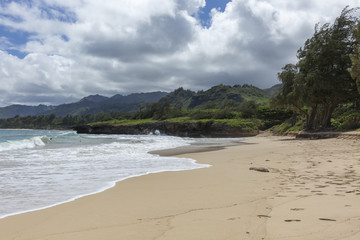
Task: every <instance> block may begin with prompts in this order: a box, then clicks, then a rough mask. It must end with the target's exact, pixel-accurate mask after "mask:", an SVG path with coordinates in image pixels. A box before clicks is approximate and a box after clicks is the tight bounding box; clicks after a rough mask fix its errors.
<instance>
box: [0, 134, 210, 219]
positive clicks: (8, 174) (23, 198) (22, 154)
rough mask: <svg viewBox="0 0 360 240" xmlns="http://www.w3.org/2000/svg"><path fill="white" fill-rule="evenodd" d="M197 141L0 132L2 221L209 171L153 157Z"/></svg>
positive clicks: (187, 162) (191, 162)
mask: <svg viewBox="0 0 360 240" xmlns="http://www.w3.org/2000/svg"><path fill="white" fill-rule="evenodd" d="M195 141H197V140H194V139H190V138H179V137H171V136H162V135H161V134H154V135H139V136H132V135H86V134H84V135H78V134H76V133H75V132H73V131H43V130H0V218H4V217H6V216H10V215H15V214H19V213H24V212H29V211H33V210H39V209H43V208H47V207H51V206H54V205H57V204H60V203H65V202H68V201H72V200H74V199H76V198H79V197H82V196H86V195H90V194H94V193H98V192H101V191H104V190H105V189H108V188H110V187H113V186H114V185H115V183H116V182H118V181H121V180H124V179H127V178H130V177H135V176H141V175H145V174H149V173H157V172H164V171H182V170H190V169H197V168H204V167H209V165H204V164H203V165H201V164H198V163H196V162H195V161H194V160H193V159H184V158H175V157H160V156H157V155H152V154H149V153H148V152H149V151H153V150H161V149H169V148H175V147H180V146H186V145H189V144H191V143H193V142H195Z"/></svg>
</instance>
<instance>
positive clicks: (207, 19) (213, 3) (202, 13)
mask: <svg viewBox="0 0 360 240" xmlns="http://www.w3.org/2000/svg"><path fill="white" fill-rule="evenodd" d="M228 2H231V0H206V6H205V7H203V8H201V9H200V10H199V12H198V17H199V19H200V22H201V25H202V26H203V27H206V28H208V27H210V26H211V16H210V12H211V9H213V8H216V9H218V11H221V12H223V11H224V10H225V7H226V4H227V3H228Z"/></svg>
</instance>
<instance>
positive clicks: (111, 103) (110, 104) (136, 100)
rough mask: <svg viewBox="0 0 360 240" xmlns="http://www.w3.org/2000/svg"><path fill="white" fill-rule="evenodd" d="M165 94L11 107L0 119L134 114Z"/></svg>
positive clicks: (1, 112) (2, 110)
mask: <svg viewBox="0 0 360 240" xmlns="http://www.w3.org/2000/svg"><path fill="white" fill-rule="evenodd" d="M166 94H167V93H166V92H150V93H134V94H130V95H127V96H123V95H120V94H117V95H114V96H112V97H110V98H109V97H105V96H101V95H90V96H87V97H84V98H83V99H81V100H80V101H78V102H74V103H68V104H61V105H57V106H46V105H39V106H27V105H11V106H7V107H2V108H0V118H11V117H15V116H20V117H24V116H39V115H50V114H55V115H57V116H61V117H64V116H66V115H84V114H97V113H100V112H124V113H126V112H136V111H137V110H139V109H140V107H141V106H142V105H144V104H146V103H153V102H155V101H158V100H159V99H160V98H162V97H163V96H165V95H166Z"/></svg>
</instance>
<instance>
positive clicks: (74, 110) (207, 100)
mask: <svg viewBox="0 0 360 240" xmlns="http://www.w3.org/2000/svg"><path fill="white" fill-rule="evenodd" d="M280 86H281V85H275V86H273V87H271V88H268V89H264V90H262V89H260V88H257V87H254V86H252V85H247V84H245V85H242V86H241V85H234V86H229V85H223V84H220V85H216V86H214V87H212V88H210V89H208V90H205V91H198V92H194V91H191V90H185V89H183V88H182V87H180V88H178V89H176V90H174V91H172V92H170V93H167V92H161V91H157V92H149V93H132V94H129V95H126V96H123V95H120V94H116V95H114V96H112V97H105V96H101V95H99V94H96V95H89V96H87V97H84V98H82V99H81V100H79V101H77V102H73V103H67V104H60V105H56V106H46V105H38V106H27V105H19V104H17V105H10V106H7V107H2V108H0V118H11V117H15V116H20V117H24V116H38V115H50V114H55V115H56V116H60V117H65V116H67V115H85V114H97V113H100V112H122V113H131V112H136V111H138V110H140V109H141V108H142V107H144V106H146V104H150V103H154V102H157V101H158V102H159V103H165V102H167V103H169V104H170V105H177V106H181V107H182V108H186V109H194V108H219V107H221V106H224V104H225V105H226V104H228V103H231V102H244V101H255V102H257V103H263V104H266V103H267V102H268V101H269V99H270V97H271V96H272V95H273V94H275V93H276V92H277V91H278V89H279V87H280Z"/></svg>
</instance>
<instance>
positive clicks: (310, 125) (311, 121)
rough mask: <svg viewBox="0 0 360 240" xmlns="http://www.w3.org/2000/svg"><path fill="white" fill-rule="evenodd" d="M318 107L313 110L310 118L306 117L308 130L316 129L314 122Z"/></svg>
mask: <svg viewBox="0 0 360 240" xmlns="http://www.w3.org/2000/svg"><path fill="white" fill-rule="evenodd" d="M316 112H317V105H315V106H313V107H312V108H311V112H310V116H307V117H306V127H305V128H306V130H312V129H313V128H314V120H315V117H316Z"/></svg>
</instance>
